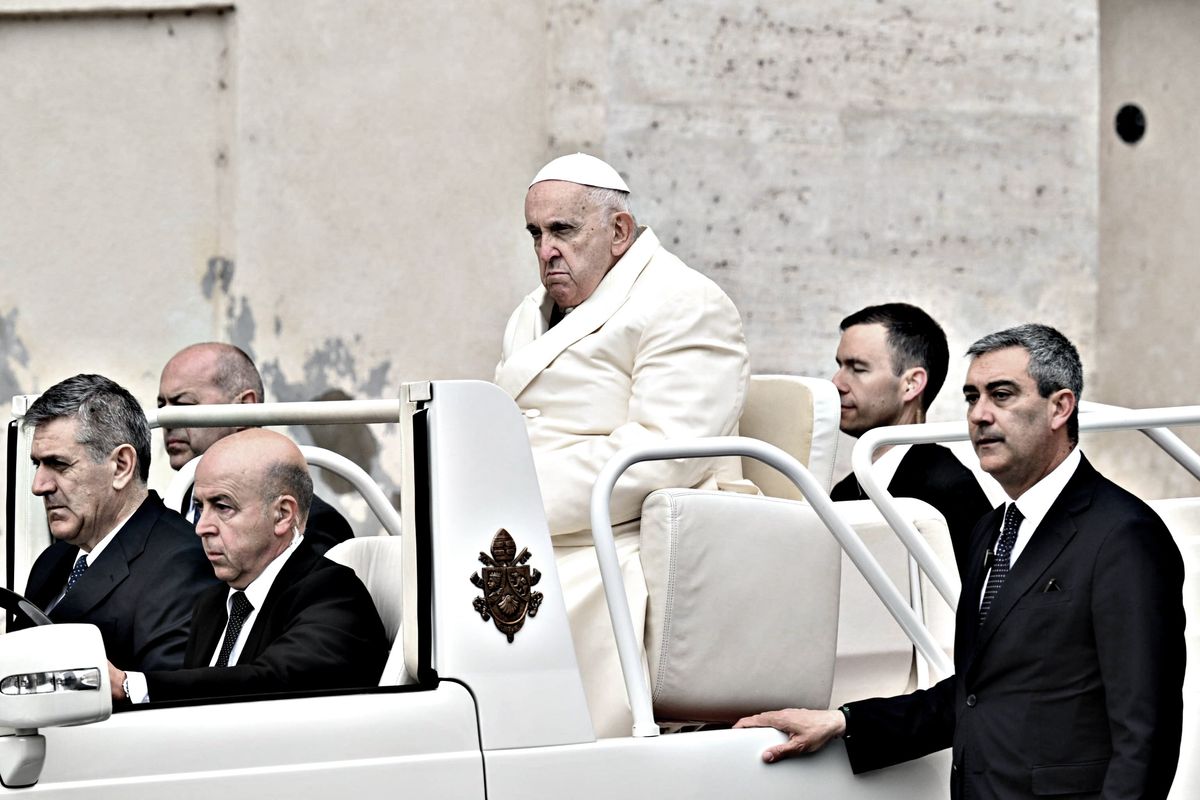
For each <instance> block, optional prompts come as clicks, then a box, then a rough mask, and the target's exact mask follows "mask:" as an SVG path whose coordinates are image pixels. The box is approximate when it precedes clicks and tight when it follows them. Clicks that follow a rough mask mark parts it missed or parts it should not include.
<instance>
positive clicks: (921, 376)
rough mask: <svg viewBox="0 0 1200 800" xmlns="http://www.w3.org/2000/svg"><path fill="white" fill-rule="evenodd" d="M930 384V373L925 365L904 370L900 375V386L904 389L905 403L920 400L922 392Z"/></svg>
mask: <svg viewBox="0 0 1200 800" xmlns="http://www.w3.org/2000/svg"><path fill="white" fill-rule="evenodd" d="M928 384H929V373H928V372H926V371H925V368H924V367H909V368H908V369H906V370H904V374H903V375H901V376H900V387H901V388H902V389H903V391H904V394H903V395H902V397H903V400H904V402H905V403H909V402H911V401H913V400H918V399H920V397H921V394H922V393H923V392H924V391H925V387H926V386H927V385H928Z"/></svg>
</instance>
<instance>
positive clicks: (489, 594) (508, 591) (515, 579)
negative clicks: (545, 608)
mask: <svg viewBox="0 0 1200 800" xmlns="http://www.w3.org/2000/svg"><path fill="white" fill-rule="evenodd" d="M529 558H530V554H529V550H527V549H526V548H524V547H522V548H521V552H520V553H518V552H517V543H516V542H514V541H513V538H512V536H511V535H509V533H508V531H506V530H504V529H503V528H501V529H500V530H498V531H497V532H496V535H495V536H494V537H493V538H492V554H491V555H490V556H489V555H488V554H487V553H483V552H480V554H479V561H480V563H482V564H483V565H484V566H483V569H482V570H480V572H482V573H483V576H482V577H480V574H479V572H476V573H475V574H474V575H472V576H471V583H473V584H475V585H476V586H477V587H479V588H480V589H482V590H483V597H476V598H475V610H476V611H478V612H479V616H481V617H483V621H484V622H487V621H488V620H489V619H491V620H494V621H495V623H496V630H498V631H500V632H501V633H503V634H504V635H505V636H507V637H508V641H509V642H512V640H513V636H514V635H516V633H517V631H519V630H521V626H522V625H524V624H525V617H526V615H528V616H531V617H536V616H537V612H538V607H539V606H541V604H542V593H541V592H535V591H533V587H534V586H536V585H537V582H538V581H540V580H541V579H542V573H540V572H538V571H537V570H536V569H534V568H533V567H531V566H529V564H527V563H526V562H527V561H529Z"/></svg>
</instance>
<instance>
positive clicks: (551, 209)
mask: <svg viewBox="0 0 1200 800" xmlns="http://www.w3.org/2000/svg"><path fill="white" fill-rule="evenodd" d="M525 229H526V230H527V231H528V232H529V235H530V237H531V238H532V240H533V249H534V254H535V255H536V257H537V262H538V269H539V276H540V278H541V286H539V287H538V288H537V289H536V290H534V291H533V292H532V293H531V294H529V295H528V296H527V297H526V298H525V299H524V300H523V301H522V302H521V304H520V305H519V306H518V307H517V309H516V310H515V311H514V312H513V314H512V317H511V318H510V319H509V322H508V327H507V329H506V330H505V332H504V341H503V348H502V352H501V357H500V364H499V366H497V367H496V376H495V380H496V383H497V384H498V385H499V386H500V387H501V388H502V389H504V390H505V391H506V392H508V393H509V395H511V396H512V397H513V399H514V400H516V403H517V405H518V407H519V408H520V409H521V412H522V413H523V414H524V415H525V420H526V423H527V425H526V427H527V430H528V433H529V441H530V444H531V446H532V449H533V459H534V466H535V467H536V469H537V475H538V481H539V483H540V484H541V489H542V501H543V503H544V504H545V510H546V520H547V522H548V523H549V527H550V533H551V535H553V537H554V543H555V547H554V552H555V557H556V559H557V562H558V573H559V577H560V578H561V580H562V584H563V598H564V600H565V601H566V605H567V613H568V615H569V617H570V622H571V632H572V635H573V638H574V642H575V652H576V656H577V659H578V662H579V667H580V670H581V672H582V676H583V683H584V689H585V691H586V693H587V697H588V705H589V708H590V710H591V715H592V724H593V727H594V728H595V730H596V733H597V735H598V736H618V735H620V736H627V735H628V734H629V730H630V725H631V724H632V718H631V716H630V712H629V708H628V704H627V701H626V698H625V688H624V683H623V681H622V678H621V670H620V664H619V662H618V659H617V654H616V645H615V643H614V641H613V636H612V628H611V626H610V624H609V622H608V612H607V607H606V605H605V602H604V593H603V586H602V584H601V581H600V573H599V571H598V567H597V562H596V555H595V549H594V548H593V547H592V545H591V541H592V540H591V533H590V530H589V528H590V527H591V526H590V524H589V498H590V494H591V489H592V484H593V483H594V482H595V479H596V475H597V473H599V471H600V468H601V467H602V466H603V465H604V464H605V462H606V461H608V459H609V458H610V457H611V456H612V455H613V454H614V453H616V452H617V450H619V449H620V448H622V447H627V446H630V445H636V444H650V443H658V442H662V441H665V440H667V439H673V438H695V437H699V436H720V435H728V434H732V433H734V432H735V431H736V430H737V423H738V419H739V418H740V417H741V413H742V405H743V402H744V400H745V397H746V388H747V384H748V381H749V365H748V357H747V352H746V340H745V337H744V336H743V334H742V322H741V318H740V317H739V315H738V311H737V308H735V307H734V305H733V303H732V302H731V301H730V300H729V298H728V297H727V296H726V294H725V292H723V291H722V290H721V288H720V287H719V286H717V285H716V284H715V283H713V281H711V280H709V279H708V278H706V277H705V276H703V275H701V274H700V273H698V272H696V271H695V270H692V269H689V268H688V267H687V266H686V265H684V263H683V262H682V261H680V260H679V259H678V258H676V257H675V256H674V255H672V254H671V253H669V252H667V250H666V248H665V247H663V246H662V244H661V243H660V242H659V240H658V237H657V236H655V234H654V232H653V231H652V230H650V229H649V228H647V227H641V226H639V225H638V224H637V222H636V221H635V220H634V217H633V213H632V212H631V211H630V207H629V187H628V186H627V185H626V183H625V181H624V179H622V178H621V176H620V175H618V174H617V171H616V170H615V169H613V168H612V167H611V166H610V165H608V164H606V163H605V162H603V161H601V160H600V159H598V158H595V157H593V156H589V155H585V154H583V153H576V154H574V155H568V156H563V157H561V158H556V159H554V160H553V161H551V162H550V163H549V164H547V165H546V166H545V167H543V168H542V170H541V171H540V172H538V174H537V176H536V177H534V179H533V181H532V182H531V183H530V185H529V188H528V192H527V193H526V196H525ZM740 478H741V467H740V463H739V462H738V460H737V459H692V460H683V461H655V462H646V463H642V464H639V465H637V466H635V467H633V468H632V469H630V470H628V471H627V472H626V473H625V474H624V476H623V477H622V478H621V480H620V481H618V483H617V486H616V489H615V491H614V492H613V496H612V503H611V509H612V519H613V522H614V525H615V526H616V527H615V529H614V534H615V536H616V544H617V553H618V558H619V559H620V562H621V566H622V572H623V575H624V579H625V589H626V593H627V595H628V597H629V605H630V610H631V611H632V612H633V617H634V625H635V629H636V630H638V631H640V630H641V629H642V627H643V621H644V613H645V607H646V585H645V578H644V577H643V574H642V570H641V563H640V561H639V556H638V552H639V551H638V519H639V517H640V516H641V508H642V501H643V500H645V498H646V495H648V494H649V493H650V492H652V491H654V490H655V489H661V488H667V487H692V486H695V487H701V488H716V487H717V484H718V482H719V481H732V480H737V479H740ZM481 549H486V548H481Z"/></svg>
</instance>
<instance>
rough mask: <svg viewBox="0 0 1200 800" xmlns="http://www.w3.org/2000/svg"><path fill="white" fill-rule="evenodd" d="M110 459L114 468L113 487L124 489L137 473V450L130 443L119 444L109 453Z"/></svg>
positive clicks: (119, 489)
mask: <svg viewBox="0 0 1200 800" xmlns="http://www.w3.org/2000/svg"><path fill="white" fill-rule="evenodd" d="M108 461H109V464H111V465H112V470H113V479H112V488H113V489H115V490H117V491H118V492H119V491H122V490H123V489H124V488H125V487H126V486H128V485H129V482H130V481H132V480H133V479H134V476H136V475H137V471H138V463H137V451H136V450H134V449H133V445H131V444H129V443H125V444H119V445H117V446H116V447H115V448H114V449H113V451H112V452H111V453H109V454H108Z"/></svg>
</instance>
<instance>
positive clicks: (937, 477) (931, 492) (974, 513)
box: [829, 444, 992, 578]
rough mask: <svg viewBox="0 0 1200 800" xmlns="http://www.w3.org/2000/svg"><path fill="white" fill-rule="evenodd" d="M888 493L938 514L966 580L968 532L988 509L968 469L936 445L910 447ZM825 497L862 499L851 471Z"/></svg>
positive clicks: (968, 546) (985, 496)
mask: <svg viewBox="0 0 1200 800" xmlns="http://www.w3.org/2000/svg"><path fill="white" fill-rule="evenodd" d="M888 492H889V493H890V494H891V495H892V496H893V497H915V498H916V499H918V500H924V501H925V502H926V503H929V505H931V506H933V507H934V508H936V509H937V510H938V511H940V512H942V516H943V517H945V518H946V527H947V528H949V530H950V542H951V543H952V544H953V546H954V560H955V561H956V562H957V563H958V573H959V577H960V578H965V577H966V572H967V558H968V550H969V549H970V542H971V531H973V530H974V529H975V523H977V522H979V518H980V517H982V516H983V515H984V514H986V513H988V512H989V511H991V510H992V504H991V503H990V502H989V501H988V499H987V495H986V494H984V493H983V489H981V488H979V482H978V481H976V480H975V476H974V475H972V474H971V470H969V469H967V468H966V467H965V466H963V464H962V462H961V461H959V460H958V458H956V457H955V455H954V454H953V453H951V452H950V451H949V450H947V449H946V448H944V447H942V446H940V445H936V444H914V445H913V446H912V447H910V448H909V449H908V452H907V453H905V454H904V458H903V459H901V460H900V466H899V467H897V468H896V474H895V476H894V477H893V478H892V482H891V483H889V484H888ZM829 496H830V497H831V498H832V499H834V500H862V499H864V498H865V497H866V494H864V493H863V491H862V487H860V486H859V485H858V479H857V478H855V477H854V473H853V472H851V473H850V474H849V475H847V476H846V477H845V478H844V479H842V480H841V481H840V482H839V483H838V484H837V486H834V487H833V491H832V492H830V493H829Z"/></svg>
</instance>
